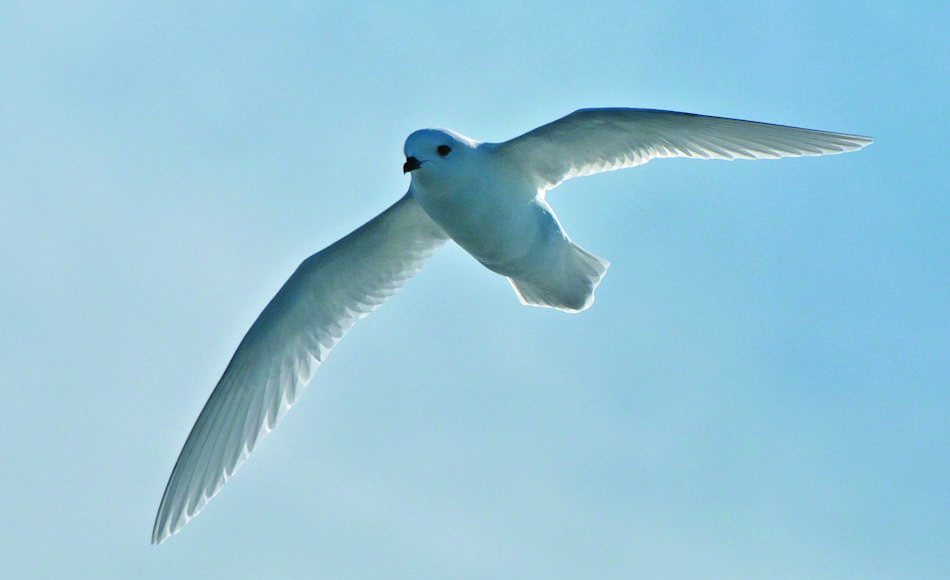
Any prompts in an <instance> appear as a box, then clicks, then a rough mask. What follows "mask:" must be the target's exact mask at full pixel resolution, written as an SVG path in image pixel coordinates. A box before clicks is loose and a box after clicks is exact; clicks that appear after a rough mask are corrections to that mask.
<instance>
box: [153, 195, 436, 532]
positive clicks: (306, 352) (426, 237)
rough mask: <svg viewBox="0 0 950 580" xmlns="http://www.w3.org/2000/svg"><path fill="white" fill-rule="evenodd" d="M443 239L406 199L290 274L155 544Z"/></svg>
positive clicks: (228, 374) (218, 407) (206, 429)
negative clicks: (358, 323) (354, 328)
mask: <svg viewBox="0 0 950 580" xmlns="http://www.w3.org/2000/svg"><path fill="white" fill-rule="evenodd" d="M447 239H448V237H447V236H446V234H445V233H444V232H443V231H442V229H441V228H440V227H439V226H438V225H436V224H435V222H433V221H432V220H431V219H430V218H429V217H428V216H427V215H426V213H425V211H423V209H422V207H421V206H420V205H419V203H418V202H417V201H416V199H415V198H414V197H413V195H412V192H411V191H410V192H409V193H407V194H406V195H405V196H404V197H403V198H402V199H400V200H399V201H397V202H396V203H395V204H394V205H392V206H391V207H389V208H388V209H387V210H386V211H384V212H383V213H381V214H380V215H378V216H376V217H375V218H374V219H372V220H371V221H369V222H367V223H366V224H365V225H363V226H362V227H360V228H359V229H357V230H356V231H354V232H353V233H351V234H349V235H348V236H346V237H345V238H343V239H341V240H340V241H338V242H336V243H335V244H333V245H331V246H330V247H328V248H326V249H325V250H323V251H321V252H318V253H316V254H314V255H313V256H311V257H309V258H307V259H306V260H305V261H304V262H303V263H302V264H301V265H300V267H299V268H297V271H296V272H294V273H293V275H292V276H291V277H290V279H289V280H287V282H286V283H285V284H284V286H283V287H282V288H281V289H280V291H279V292H278V293H277V295H276V296H274V298H273V300H271V301H270V303H269V304H268V305H267V307H266V308H265V309H264V311H263V312H261V314H260V316H259V317H258V318H257V320H256V321H255V322H254V324H253V325H252V326H251V329H250V330H249V331H248V332H247V335H245V337H244V339H243V340H242V341H241V344H240V345H239V346H238V348H237V351H236V352H235V353H234V356H233V357H232V358H231V362H230V363H229V364H228V366H227V368H226V369H225V371H224V375H223V376H222V377H221V380H220V381H218V385H217V386H216V387H215V389H214V392H212V393H211V397H210V398H209V399H208V402H207V403H206V404H205V406H204V409H202V411H201V414H200V415H199V416H198V420H197V421H196V422H195V426H194V427H193V428H192V430H191V433H190V434H189V435H188V439H187V441H185V446H184V447H183V448H182V450H181V454H180V455H179V456H178V461H177V462H176V463H175V468H174V469H173V470H172V474H171V477H169V479H168V484H167V485H166V487H165V494H164V495H163V496H162V503H161V505H160V506H159V508H158V514H157V515H156V517H155V526H154V528H153V529H152V543H160V542H162V541H163V540H164V539H165V538H167V537H168V536H170V535H172V534H174V533H175V532H177V531H178V530H179V529H181V527H182V526H184V525H185V524H186V523H187V522H188V520H189V519H190V518H192V517H193V516H194V515H195V514H197V513H198V512H199V511H201V508H202V507H204V505H205V504H206V503H207V502H208V500H209V499H211V498H212V497H213V496H214V495H215V494H216V493H217V492H218V491H219V490H220V489H221V487H222V486H223V485H224V484H225V482H226V481H227V480H228V478H229V477H230V476H231V474H233V473H234V471H235V470H236V469H237V468H238V466H240V465H241V463H243V462H244V460H245V459H246V458H247V456H248V455H249V454H250V453H251V451H253V450H254V447H255V446H256V445H257V442H258V440H259V439H260V438H261V437H262V436H264V435H266V434H267V433H269V432H270V431H271V429H273V428H274V425H275V424H276V423H277V421H278V420H279V419H280V418H281V416H282V415H283V414H284V412H285V411H287V409H289V408H290V407H291V405H293V404H294V401H296V399H297V396H298V395H299V394H300V392H301V391H302V390H303V388H304V387H305V386H306V385H307V383H308V382H310V379H311V377H313V373H314V372H315V371H316V369H317V367H318V366H319V365H320V362H321V361H323V358H324V357H325V356H326V354H327V352H328V351H329V350H330V349H331V348H332V347H333V345H335V344H336V343H337V341H339V340H340V338H341V337H342V336H343V335H344V334H345V333H346V331H347V330H349V328H350V327H351V326H352V325H353V323H355V322H356V321H357V320H358V319H360V318H362V317H363V316H365V315H366V314H368V313H369V312H371V311H372V310H374V309H375V308H376V307H378V306H379V305H381V304H382V303H383V302H384V301H385V300H386V299H387V298H389V297H390V296H392V295H393V294H394V293H395V292H396V290H398V289H399V288H400V287H401V286H402V285H403V284H404V283H405V282H406V280H408V279H409V278H410V277H412V275H413V274H415V273H416V272H418V271H419V270H420V269H421V268H422V266H423V265H424V264H425V262H426V261H427V260H428V258H429V257H430V256H431V255H432V254H433V253H434V252H435V251H436V250H437V249H438V248H439V247H441V246H442V244H443V243H444V242H445V241H446V240H447Z"/></svg>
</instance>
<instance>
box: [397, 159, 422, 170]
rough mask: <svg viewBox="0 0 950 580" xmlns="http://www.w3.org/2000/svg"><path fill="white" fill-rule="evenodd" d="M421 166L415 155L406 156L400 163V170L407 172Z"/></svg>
mask: <svg viewBox="0 0 950 580" xmlns="http://www.w3.org/2000/svg"><path fill="white" fill-rule="evenodd" d="M420 167H422V164H421V163H419V160H418V159H416V158H415V157H406V162H405V163H403V164H402V172H403V173H409V172H410V171H415V170H416V169H419V168H420Z"/></svg>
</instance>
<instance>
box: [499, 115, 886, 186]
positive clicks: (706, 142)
mask: <svg viewBox="0 0 950 580" xmlns="http://www.w3.org/2000/svg"><path fill="white" fill-rule="evenodd" d="M871 141H872V140H871V139H870V138H869V137H861V136H859V135H847V134H844V133H830V132H827V131H815V130H812V129H800V128H798V127H787V126H784V125H771V124H768V123H756V122H753V121H742V120H739V119H726V118H723V117H708V116H705V115H694V114H691V113H677V112H674V111H659V110H653V109H581V110H579V111H575V112H573V113H571V114H570V115H567V116H566V117H562V118H561V119H558V120H557V121H553V122H551V123H548V124H547V125H542V126H540V127H538V128H537V129H534V130H532V131H529V132H527V133H525V134H524V135H521V136H520V137H515V138H514V139H511V140H510V141H506V142H504V143H499V144H498V145H497V146H496V151H497V153H498V154H499V155H502V156H504V157H505V158H506V161H508V162H509V163H511V164H513V165H515V166H516V167H518V168H519V169H520V170H521V171H522V172H524V173H525V174H526V175H529V176H530V177H532V178H533V179H534V180H535V181H536V183H537V185H538V187H539V189H542V190H548V189H551V188H553V187H556V186H557V185H558V184H559V183H561V182H562V181H564V180H565V179H570V178H571V177H579V176H582V175H591V174H593V173H600V172H602V171H610V170H613V169H621V168H623V167H632V166H634V165H640V164H642V163H646V162H647V161H649V160H651V159H656V158H661V157H699V158H703V159H770V158H771V159H774V158H777V157H797V156H802V155H828V154H832V153H844V152H845V151H854V150H855V149H860V148H861V147H864V146H865V145H868V144H869V143H871Z"/></svg>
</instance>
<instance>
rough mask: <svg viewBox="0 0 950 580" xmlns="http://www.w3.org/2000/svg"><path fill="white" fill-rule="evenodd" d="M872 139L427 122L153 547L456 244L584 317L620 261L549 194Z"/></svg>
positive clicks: (180, 483)
mask: <svg viewBox="0 0 950 580" xmlns="http://www.w3.org/2000/svg"><path fill="white" fill-rule="evenodd" d="M871 142H872V140H871V139H870V138H868V137H861V136H857V135H847V134H843V133H829V132H825V131H814V130H810V129H800V128H796V127H787V126H782V125H772V124H766V123H755V122H751V121H741V120H737V119H726V118H721V117H709V116H703V115H694V114H690V113H677V112H673V111H659V110H650V109H582V110H579V111H575V112H574V113H571V114H570V115H567V116H566V117H563V118H561V119H558V120H556V121H554V122H552V123H548V124H547V125H543V126H541V127H538V128H537V129H534V130H532V131H529V132H527V133H525V134H524V135H521V136H519V137H515V138H514V139H511V140H510V141H505V142H503V143H482V142H479V141H475V140H473V139H470V138H468V137H465V136H464V135H461V134H459V133H456V132H454V131H448V130H444V129H423V130H420V131H416V132H414V133H412V134H411V135H410V136H409V137H408V139H406V144H405V155H406V161H405V164H404V165H403V172H404V173H409V174H410V175H411V179H410V184H409V191H408V192H407V193H406V194H405V195H404V196H403V197H402V198H401V199H399V201H397V202H396V203H394V204H393V205H391V206H390V207H389V208H388V209H386V210H385V211H383V212H382V213H381V214H379V215H378V216H376V217H375V218H373V219H371V220H370V221H369V222H367V223H366V224H364V225H363V226H362V227H360V228H358V229H357V230H355V231H354V232H352V233H351V234H349V235H347V236H346V237H344V238H343V239H341V240H339V241H337V242H336V243H334V244H332V245H331V246H329V247H327V248H326V249H324V250H321V251H320V252H317V253H316V254H314V255H312V256H310V257H309V258H307V259H306V260H304V261H303V263H302V264H300V266H299V267H298V268H297V270H296V271H295V272H294V273H293V275H291V277H290V279H289V280H287V282H286V283H285V284H284V285H283V287H282V288H281V289H280V290H279V291H278V292H277V295H276V296H274V298H273V299H272V300H271V301H270V303H269V304H268V305H267V307H266V308H264V311H263V312H261V314H260V316H259V317H258V318H257V320H256V321H255V322H254V324H253V325H252V326H251V328H250V330H248V332H247V334H246V335H245V336H244V338H243V340H241V343H240V344H239V345H238V348H237V351H236V352H235V353H234V356H233V357H232V358H231V361H230V363H228V366H227V368H226V369H225V370H224V374H223V375H222V376H221V379H220V380H219V381H218V384H217V386H216V387H215V389H214V391H213V392H212V393H211V397H210V398H209V399H208V402H207V403H206V404H205V406H204V408H203V409H202V410H201V413H200V414H199V415H198V419H197V421H195V425H194V427H192V429H191V433H190V434H189V435H188V439H187V440H186V441H185V445H184V447H183V448H182V450H181V453H180V455H179V456H178V461H177V462H176V463H175V467H174V468H173V469H172V473H171V476H170V477H169V479H168V483H167V485H166V487H165V493H164V495H163V496H162V500H161V504H160V505H159V508H158V514H157V515H156V517H155V525H154V527H153V529H152V543H155V544H158V543H161V542H162V541H164V540H165V539H166V538H168V537H169V536H171V535H172V534H174V533H175V532H177V531H178V530H180V529H181V528H182V527H183V526H184V525H185V524H186V523H187V522H188V520H189V519H191V518H192V517H194V516H195V515H196V514H197V513H198V512H199V511H201V509H202V508H203V507H204V505H205V504H206V503H207V502H208V500H210V499H211V498H212V497H213V496H214V495H215V494H216V493H218V491H220V490H221V488H222V486H224V484H225V482H226V481H227V480H228V478H230V477H231V475H232V474H233V473H234V471H235V470H236V469H237V468H238V467H239V466H240V465H241V464H242V463H243V462H244V460H245V459H246V458H247V456H248V455H249V454H250V453H251V451H253V450H254V448H255V446H256V445H257V443H258V441H259V440H260V439H261V437H263V436H264V435H266V434H267V433H269V432H270V431H271V430H272V429H273V428H274V426H275V425H276V424H277V422H278V421H279V420H280V418H281V416H282V415H283V414H284V413H285V412H286V411H287V409H289V408H290V407H291V406H292V405H293V404H294V402H295V401H296V400H297V396H298V395H299V394H300V393H301V391H302V390H303V388H304V387H305V386H306V385H307V383H309V382H310V379H311V378H312V377H313V374H314V372H315V371H316V370H317V367H318V366H319V365H320V363H321V362H322V361H323V359H324V357H325V356H326V355H327V353H328V352H329V351H330V349H331V348H333V346H334V345H335V344H336V343H337V341H339V340H340V339H341V338H342V337H343V335H344V334H345V333H346V332H347V330H349V329H350V327H351V326H352V325H353V323H355V322H356V321H357V320H358V319H360V318H362V317H363V316H365V315H367V314H369V313H370V312H371V311H372V310H374V309H375V308H377V307H378V306H380V305H381V304H382V303H383V302H385V301H386V299H387V298H389V297H390V296H392V295H393V294H394V293H395V292H396V291H397V290H398V289H399V288H400V287H402V285H403V284H404V283H405V282H406V281H407V280H408V279H409V278H410V277H412V276H413V275H414V274H415V273H416V272H418V271H419V270H420V269H421V268H422V267H423V265H424V264H425V263H426V261H427V260H428V259H429V257H430V256H432V254H433V253H434V252H435V251H436V250H438V249H439V248H440V247H441V246H442V245H443V244H444V243H445V242H447V241H448V240H452V241H454V242H455V243H456V244H458V245H459V246H461V247H462V248H463V249H464V250H465V251H466V252H468V253H469V254H470V255H471V256H472V257H473V258H475V259H476V260H477V261H479V262H481V264H482V265H484V266H485V267H486V268H488V269H489V270H492V271H493V272H497V273H498V274H501V275H502V276H505V277H506V278H508V281H509V282H510V283H511V285H512V287H513V288H514V290H515V293H516V294H517V296H518V298H519V299H520V300H521V302H522V303H524V304H529V305H533V306H544V307H549V308H556V309H558V310H563V311H566V312H580V311H582V310H584V309H586V308H588V307H589V306H590V305H591V303H592V302H593V301H594V290H595V289H596V288H597V285H598V284H599V283H600V281H601V279H602V278H603V277H604V274H605V273H606V271H607V267H608V266H609V263H608V262H607V261H606V260H604V259H603V258H600V257H598V256H595V255H594V254H592V253H590V252H588V251H587V250H585V249H583V248H581V247H580V246H578V245H577V244H576V243H574V241H572V240H571V238H570V237H568V235H567V234H566V233H565V231H564V229H563V228H562V227H561V224H560V222H558V219H557V217H556V216H555V215H554V211H553V210H552V209H551V207H550V206H549V205H548V203H547V201H546V200H545V193H546V192H547V191H548V190H550V189H553V188H555V187H557V186H558V184H560V183H561V182H563V181H564V180H566V179H570V178H572V177H580V176H583V175H591V174H594V173H600V172H602V171H612V170H614V169H621V168H624V167H633V166H636V165H640V164H643V163H646V162H647V161H649V160H651V159H657V158H665V157H693V158H700V159H774V158H779V157H798V156H805V155H808V156H815V155H828V154H834V153H844V152H847V151H854V150H857V149H860V148H862V147H864V146H865V145H868V144H870V143H871Z"/></svg>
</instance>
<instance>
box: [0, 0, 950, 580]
mask: <svg viewBox="0 0 950 580" xmlns="http://www.w3.org/2000/svg"><path fill="white" fill-rule="evenodd" d="M84 4H85V5H84ZM275 4H279V5H276V6H266V7H260V6H258V5H257V4H256V3H247V2H241V3H219V2H216V3H208V4H207V5H206V6H202V7H196V6H194V5H193V3H183V2H172V3H169V2H161V3H158V2H154V3H153V2H142V3H134V4H133V3H124V2H102V3H95V4H90V3H63V4H59V3H46V2H30V3H25V2H8V3H5V4H3V5H2V6H0V51H2V53H3V54H4V55H5V57H4V58H3V59H0V83H2V86H3V90H2V91H0V268H2V271H3V276H4V278H3V279H4V283H3V284H0V327H2V328H3V329H4V330H3V332H2V333H0V352H2V357H3V364H0V384H2V391H0V392H2V395H0V401H2V404H3V408H4V409H5V410H6V414H5V420H4V421H2V422H0V434H2V436H3V439H4V441H5V442H6V444H5V447H4V448H5V451H4V453H3V463H2V466H3V472H4V475H3V477H2V478H0V494H2V496H3V497H4V498H6V500H5V501H4V502H2V507H0V519H2V521H3V522H4V525H3V526H2V527H0V562H2V567H3V571H4V574H5V575H8V576H10V577H46V578H67V577H68V578H107V577H136V578H168V577H175V578H192V577H194V578H199V577H200V578H217V577H221V578H224V577H227V578H245V577H246V578H251V577H262V576H265V575H266V576H285V577H300V576H304V575H306V576H308V577H315V578H413V579H419V578H473V579H474V578H677V579H682V578H697V579H699V578H702V579H704V580H708V579H716V578H730V579H734V578H770V579H782V578H811V579H821V578H842V577H850V578H859V577H860V578H865V579H878V578H897V577H902V578H945V577H948V576H950V557H948V556H947V549H946V548H947V546H948V545H950V493H948V491H947V490H948V489H950V459H948V457H950V449H948V441H950V424H948V420H947V419H948V416H950V395H948V392H950V387H948V385H950V357H948V356H947V352H948V348H950V325H948V324H947V321H948V317H950V257H948V251H947V250H948V248H950V233H948V228H947V224H948V222H950V195H948V194H950V191H948V186H947V180H946V176H945V173H946V172H945V168H944V163H943V162H942V161H941V160H943V159H945V158H947V157H948V154H950V151H948V146H947V144H946V143H947V138H946V135H947V130H948V128H950V127H948V124H950V123H948V116H947V101H946V95H947V94H948V92H950V86H948V84H950V64H948V63H950V60H948V59H947V55H948V54H950V46H948V44H950V43H948V40H947V37H946V34H945V31H946V29H947V26H948V25H950V18H948V8H947V7H945V6H943V5H940V6H935V5H934V4H933V3H930V2H927V3H924V2H906V3H902V4H900V5H897V4H893V3H866V2H861V3H858V2H838V3H828V2H796V3H786V4H773V3H761V2H718V3H712V4H710V3H694V2H666V3H661V4H657V3H650V4H645V3H634V2H616V3H609V2H608V3H578V4H577V5H576V6H566V5H565V3H563V2H560V3H553V2H552V3H544V2H531V1H526V2H517V3H512V2H494V1H485V2H478V3H475V4H477V5H475V6H470V7H466V8H464V9H460V8H458V7H457V5H456V4H453V3H446V2H442V3H438V2H436V3H433V2H413V1H402V2H399V3H392V4H385V5H373V6H361V5H360V3H350V4H349V5H346V6H340V7H338V6H336V5H334V4H330V3H328V4H325V5H324V4H320V3H311V2H303V1H298V2H289V3H275ZM594 106H631V107H652V108H665V109H673V110H683V111H689V112H695V113H705V114H712V115H720V116H731V117H739V118H746V119H752V120H758V121H766V122H774V123H782V124H791V125H799V126H805V127H809V128H816V129H826V130H832V131H841V132H853V133H859V134H866V135H871V136H873V137H874V138H875V140H876V143H875V144H874V145H872V146H871V147H869V148H867V149H865V150H863V151H861V152H860V153H855V154H848V155H843V156H834V157H822V158H808V159H789V160H781V161H774V162H765V161H761V162H731V163H727V162H700V161H694V160H664V161H655V162H652V163H650V164H648V165H646V166H643V167H640V168H636V169H633V170H627V171H619V172H613V173H611V174H605V175H599V176H593V177H589V178H585V179H578V180H573V181H571V182H569V183H566V184H564V185H563V186H562V187H561V188H559V189H558V190H556V191H555V192H553V193H552V194H551V195H549V198H548V199H549V201H550V203H551V205H552V206H553V207H554V208H555V210H556V211H557V212H558V215H559V217H560V219H561V222H562V223H563V224H564V226H565V228H566V229H567V231H568V232H569V233H570V234H571V235H572V237H573V238H574V239H575V240H576V241H577V242H578V243H579V244H581V245H582V246H584V247H585V248H587V249H589V250H590V251H592V252H594V253H595V254H597V255H600V256H603V257H604V258H606V259H609V260H610V261H611V262H612V264H613V265H612V267H611V269H610V272H609V273H608V275H607V277H606V279H605V281H604V282H603V284H602V285H601V287H600V289H599V290H598V294H597V302H596V303H595V304H594V306H593V307H592V308H591V309H590V310H588V311H586V312H584V313H582V314H579V315H568V314H564V313H560V312H555V311H548V310H542V309H536V308H527V307H524V306H521V305H520V304H519V303H518V301H517V299H516V298H515V296H514V294H513V292H512V291H511V288H510V287H509V285H508V283H507V282H506V281H505V280H503V279H502V278H500V277H498V276H496V275H494V274H491V273H490V272H488V271H487V270H485V269H483V268H482V267H480V266H479V265H478V264H476V263H475V262H474V261H473V260H472V259H471V258H469V257H468V256H467V255H466V254H464V252H462V251H461V250H459V249H458V248H455V247H447V248H446V249H443V250H442V251H441V252H440V253H439V254H438V255H437V256H436V257H435V258H434V259H433V261H432V262H431V263H430V265H429V266H428V267H427V269H426V270H424V271H423V272H422V273H421V274H420V275H419V276H418V277H417V278H416V279H414V280H412V281H410V283H409V284H408V285H407V286H406V287H405V288H404V289H403V290H402V291H401V292H400V293H399V294H398V295H397V296H396V297H394V299H393V300H391V301H390V303H388V304H387V305H386V306H385V307H384V308H382V309H381V310H379V311H377V312H376V313H374V314H373V315H372V316H370V317H369V318H367V319H366V320H364V321H362V322H360V323H359V324H357V326H356V327H355V328H354V330H353V331H352V332H351V333H350V334H349V335H348V336H347V338H346V339H345V340H344V341H343V342H342V343H341V344H340V345H339V346H338V347H337V349H335V350H334V352H333V354H332V355H331V356H330V357H329V359H328V360H327V362H326V363H325V364H324V365H323V366H322V367H321V368H320V370H319V372H318V374H317V376H316V378H315V380H314V382H313V383H312V384H311V385H310V387H309V388H308V390H307V392H306V394H305V396H303V397H302V399H301V401H300V403H299V404H298V405H297V406H296V407H295V408H294V409H293V410H292V411H291V412H290V413H289V414H288V415H287V417H286V418H285V420H284V421H283V422H282V423H281V425H280V427H279V428H278V429H277V430H276V431H275V432H274V433H273V434H271V435H270V436H269V437H268V438H267V439H265V440H264V442H263V443H262V445H261V446H260V448H259V449H258V451H256V452H255V453H254V455H253V456H252V457H251V459H250V460H249V462H248V463H247V464H246V465H245V466H244V467H243V468H242V470H241V471H240V472H239V474H238V475H237V476H236V477H235V478H234V479H233V480H231V482H229V484H228V485H227V486H226V487H225V489H224V491H223V492H222V493H221V494H220V495H219V496H218V497H216V498H215V499H214V501H212V502H211V503H210V504H209V505H208V507H207V508H206V509H205V510H204V511H203V512H202V514H201V515H200V516H199V517H198V518H197V519H195V520H194V521H192V522H191V523H190V524H189V525H188V526H187V527H186V528H185V529H184V530H183V532H181V533H180V534H179V535H177V536H175V537H173V538H172V539H171V540H169V541H168V542H166V543H165V544H163V545H161V546H160V547H154V546H150V545H149V543H148V540H149V534H150V531H151V524H152V518H153V517H154V513H155V509H156V508H157V505H158V501H159V499H160V496H161V492H162V489H163V486H164V484H165V481H166V478H167V477H168V474H169V471H170V469H171V467H172V464H173V462H174V459H175V457H176V455H177V453H178V451H179V448H180V446H181V444H182V443H183V441H184V438H185V436H186V435H187V433H188V430H189V429H190V427H191V424H192V422H193V421H194V419H195V417H196V415H197V413H198V411H199V410H200V408H201V406H202V404H203V403H204V401H205V399H206V398H207V396H208V394H209V393H210V391H211V389H212V387H213V386H214V383H215V381H216V380H217V378H218V376H219V374H220V372H221V371H222V370H223V368H224V366H225V364H226V363H227V361H228V359H229V357H230V355H231V353H232V352H233V349H234V347H235V346H236V345H237V343H238V341H239V340H240V338H241V336H242V335H243V334H244V332H245V331H246V330H247V328H248V327H249V326H250V324H251V322H252V321H253V319H254V317H255V316H256V315H257V313H258V312H259V311H260V309H261V308H262V307H263V306H264V305H265V304H266V302H267V301H268V300H269V299H270V297H271V296H272V295H273V294H274V292H276V290H277V288H279V286H280V285H281V284H282V283H283V281H284V280H285V279H286V278H287V277H288V276H289V274H290V273H291V272H292V271H293V269H294V268H295V267H296V265H297V264H298V263H299V262H300V261H301V260H303V259H304V258H305V257H307V256H308V255H309V254H311V253H312V252H314V251H316V250H319V249H320V248H322V247H324V246H325V245H327V244H329V243H330V242H332V241H334V240H336V239H338V238H339V237H341V236H342V235H344V234H346V233H348V232H349V231H351V230H352V229H354V228H355V227H357V226H359V225H360V224H362V223H363V222H365V221H366V220H368V219H369V218H371V217H372V216H374V215H376V213H378V212H379V211H381V210H382V209H383V208H385V207H386V206H388V205H389V204H390V203H392V202H393V201H394V200H395V199H397V198H398V197H399V196H400V195H401V194H402V193H404V192H405V190H406V188H407V186H408V178H407V177H405V176H403V175H402V173H401V170H400V167H401V164H402V161H403V158H402V143H403V140H404V139H405V137H406V136H407V135H408V134H409V133H410V132H412V131H413V130H415V129H418V128H421V127H428V126H436V127H449V128H452V129H455V130H457V131H460V132H462V133H464V134H466V135H469V136H471V137H473V138H475V139H480V140H486V141H499V140H505V139H507V138H510V137H512V136H515V135H517V134H520V133H522V132H524V131H526V130H528V129H531V128H533V127H535V126H537V125H540V124H542V123H545V122H547V121H550V120H553V119H555V118H557V117H560V116H562V115H564V114H567V113H569V112H571V111H572V110H574V109H577V108H582V107H594Z"/></svg>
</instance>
